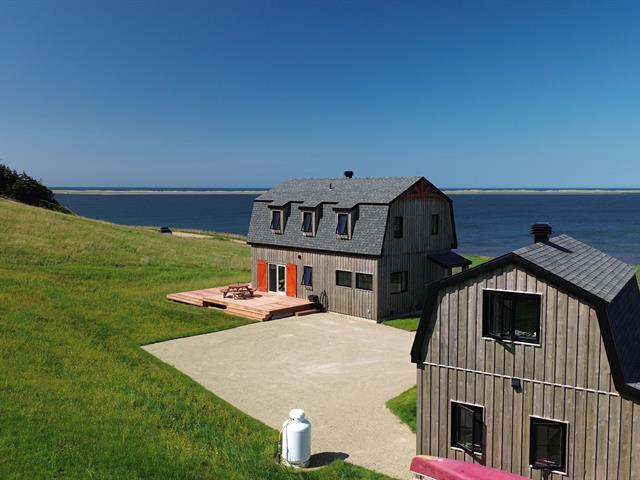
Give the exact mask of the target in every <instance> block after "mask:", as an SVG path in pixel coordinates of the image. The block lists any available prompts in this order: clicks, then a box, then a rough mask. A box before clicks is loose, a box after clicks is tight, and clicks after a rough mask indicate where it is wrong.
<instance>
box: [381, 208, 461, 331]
mask: <svg viewBox="0 0 640 480" xmlns="http://www.w3.org/2000/svg"><path fill="white" fill-rule="evenodd" d="M432 214H438V215H440V228H439V233H438V234H437V235H431V215H432ZM396 216H401V217H403V236H402V238H394V236H393V224H394V217H396ZM452 242H453V225H452V223H451V215H450V210H449V204H448V202H447V201H446V200H444V199H441V198H432V197H430V198H405V197H400V198H399V199H397V200H396V201H394V202H393V203H392V204H391V205H390V207H389V221H388V222H387V230H386V233H385V242H384V247H383V254H382V257H381V258H380V264H379V277H380V285H379V288H380V290H379V306H378V308H379V315H380V318H381V319H383V318H389V317H393V316H396V315H399V314H402V313H407V312H416V311H419V310H421V309H422V307H423V305H424V300H425V292H426V290H425V286H426V284H427V283H429V282H432V281H434V280H438V279H440V278H443V277H445V276H446V275H448V274H449V272H448V270H447V269H444V268H441V267H439V266H438V265H436V264H434V263H433V262H431V261H429V260H427V255H428V254H430V253H435V252H441V251H448V250H449V249H450V247H451V244H452ZM402 271H407V272H408V290H407V291H406V292H404V293H396V294H391V293H390V285H391V281H390V278H391V274H392V273H394V272H402Z"/></svg>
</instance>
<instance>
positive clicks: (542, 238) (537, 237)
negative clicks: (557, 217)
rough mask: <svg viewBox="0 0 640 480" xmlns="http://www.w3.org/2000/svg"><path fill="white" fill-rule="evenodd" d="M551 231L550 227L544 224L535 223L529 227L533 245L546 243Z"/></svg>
mask: <svg viewBox="0 0 640 480" xmlns="http://www.w3.org/2000/svg"><path fill="white" fill-rule="evenodd" d="M552 231H553V229H552V228H551V225H549V224H548V223H545V222H536V223H534V224H533V225H531V234H532V235H533V241H534V242H535V243H544V242H548V241H549V237H550V236H551V232H552Z"/></svg>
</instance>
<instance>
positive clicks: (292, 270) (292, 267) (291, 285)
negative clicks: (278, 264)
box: [287, 263, 298, 297]
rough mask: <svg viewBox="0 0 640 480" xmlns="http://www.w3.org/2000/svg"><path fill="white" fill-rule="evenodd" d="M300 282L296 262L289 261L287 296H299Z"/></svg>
mask: <svg viewBox="0 0 640 480" xmlns="http://www.w3.org/2000/svg"><path fill="white" fill-rule="evenodd" d="M297 289H298V282H297V279H296V264H295V263H287V296H288V297H297Z"/></svg>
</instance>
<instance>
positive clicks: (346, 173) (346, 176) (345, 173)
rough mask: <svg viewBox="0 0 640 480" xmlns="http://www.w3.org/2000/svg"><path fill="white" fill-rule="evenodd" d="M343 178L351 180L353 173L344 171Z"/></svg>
mask: <svg viewBox="0 0 640 480" xmlns="http://www.w3.org/2000/svg"><path fill="white" fill-rule="evenodd" d="M344 176H345V178H353V171H351V170H345V171H344Z"/></svg>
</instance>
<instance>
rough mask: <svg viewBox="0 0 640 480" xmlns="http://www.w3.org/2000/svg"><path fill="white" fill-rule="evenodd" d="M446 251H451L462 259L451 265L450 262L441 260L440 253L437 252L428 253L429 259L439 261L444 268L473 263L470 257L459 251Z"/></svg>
mask: <svg viewBox="0 0 640 480" xmlns="http://www.w3.org/2000/svg"><path fill="white" fill-rule="evenodd" d="M446 253H450V254H453V255H455V256H457V257H460V261H459V262H458V263H456V264H455V265H449V264H446V263H443V262H440V261H439V260H438V255H439V254H437V253H432V254H429V255H427V259H428V260H431V261H432V262H434V263H437V264H438V265H440V266H441V267H444V268H452V267H465V266H469V265H471V264H472V263H473V262H472V261H471V260H469V259H468V258H465V257H463V256H462V255H460V254H459V253H456V252H452V251H448V252H446Z"/></svg>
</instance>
